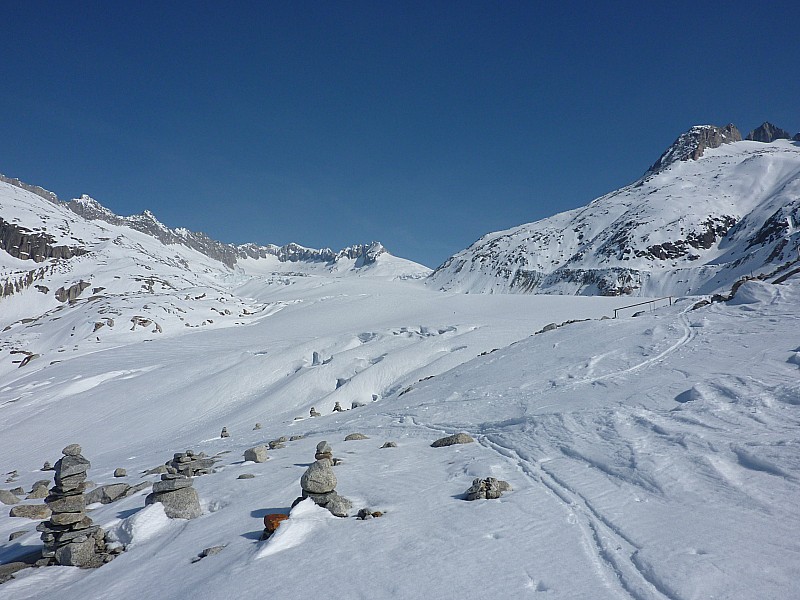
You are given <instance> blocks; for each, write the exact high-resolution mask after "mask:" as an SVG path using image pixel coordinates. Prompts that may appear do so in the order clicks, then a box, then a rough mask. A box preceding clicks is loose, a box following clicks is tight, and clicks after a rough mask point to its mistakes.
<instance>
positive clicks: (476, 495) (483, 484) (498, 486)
mask: <svg viewBox="0 0 800 600" xmlns="http://www.w3.org/2000/svg"><path fill="white" fill-rule="evenodd" d="M510 491H511V484H509V483H508V482H507V481H503V480H502V479H495V478H494V477H487V478H486V479H481V478H477V479H473V480H472V485H471V486H470V487H469V489H468V490H467V491H466V492H464V498H465V499H466V500H482V499H485V500H494V499H496V498H499V497H500V496H502V495H503V492H510Z"/></svg>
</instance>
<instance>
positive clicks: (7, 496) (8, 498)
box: [0, 490, 19, 505]
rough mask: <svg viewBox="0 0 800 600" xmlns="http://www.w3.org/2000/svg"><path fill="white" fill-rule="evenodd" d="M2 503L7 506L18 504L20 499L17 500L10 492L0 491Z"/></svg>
mask: <svg viewBox="0 0 800 600" xmlns="http://www.w3.org/2000/svg"><path fill="white" fill-rule="evenodd" d="M0 502H2V503H3V504H7V505H10V504H17V503H18V502H19V498H17V497H16V496H15V495H14V494H12V493H11V492H10V491H8V490H0Z"/></svg>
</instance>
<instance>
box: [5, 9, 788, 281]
mask: <svg viewBox="0 0 800 600" xmlns="http://www.w3.org/2000/svg"><path fill="white" fill-rule="evenodd" d="M798 23H800V2H798V1H797V0H793V1H768V2H754V1H752V0H729V1H724V2H702V1H697V0H695V1H692V2H682V1H680V2H674V1H670V2H658V3H655V2H641V1H636V2H600V1H591V2H590V1H586V2H568V1H565V2H549V1H548V2H545V1H542V2H534V1H530V2H511V1H502V2H452V1H450V2H437V1H435V0H425V1H420V2H403V3H394V2H386V1H381V2H376V1H372V2H363V3H362V2H327V1H321V2H311V3H303V2H244V1H237V2H200V1H196V2H149V1H143V2H126V3H122V2H66V1H61V2H52V3H51V2H36V1H25V2H11V1H7V2H4V3H3V35H2V37H1V38H0V52H1V54H0V57H2V62H1V63H0V64H2V74H3V78H2V92H0V115H1V116H2V135H0V172H2V173H4V174H6V175H9V176H15V177H19V178H20V179H22V180H24V181H27V182H29V183H33V184H38V185H41V186H43V187H46V188H48V189H51V190H53V191H55V192H56V193H57V194H58V195H59V196H60V197H61V198H62V199H69V198H72V197H76V196H79V195H80V194H83V193H87V194H90V195H91V196H93V197H94V198H96V199H97V200H99V201H100V202H101V203H103V204H105V205H106V206H108V207H109V208H111V209H112V210H114V211H115V212H117V213H119V214H133V213H139V212H141V211H143V210H144V209H150V210H152V211H153V212H154V213H155V214H156V216H158V217H159V218H160V219H161V220H162V221H163V222H165V223H166V224H167V225H169V226H172V227H176V226H182V227H188V228H189V229H192V230H199V231H204V232H206V233H208V234H209V235H211V236H212V237H214V238H216V239H219V240H222V241H226V242H231V243H244V242H257V243H276V244H284V243H287V242H290V241H295V242H298V243H300V244H303V245H306V246H311V247H325V246H328V247H333V248H337V249H338V248H341V247H344V246H347V245H350V244H353V243H359V242H367V241H370V240H380V241H382V242H383V243H384V244H385V245H386V246H387V248H389V250H390V251H391V252H392V253H394V254H396V255H398V256H403V257H406V258H411V259H413V260H417V261H419V262H422V263H424V264H427V265H429V266H431V267H435V266H437V265H438V264H440V263H441V262H443V261H444V260H445V259H446V258H447V257H448V256H449V255H451V254H453V253H454V252H457V251H458V250H461V249H462V248H465V247H466V246H468V245H469V244H471V243H472V242H473V241H475V240H476V239H477V238H479V237H480V236H481V235H483V234H485V233H488V232H490V231H495V230H498V229H505V228H508V227H512V226H515V225H519V224H522V223H526V222H529V221H534V220H537V219H540V218H543V217H546V216H549V215H551V214H553V213H556V212H560V211H562V210H567V209H570V208H574V207H577V206H581V205H584V204H586V203H587V202H589V201H590V200H592V199H593V198H595V197H597V196H599V195H601V194H603V193H605V192H607V191H610V190H612V189H615V188H618V187H620V186H622V185H625V184H627V183H629V182H631V181H633V180H635V179H636V178H637V177H639V176H640V175H641V174H642V173H643V172H644V171H645V169H646V168H647V167H648V166H649V165H650V164H652V163H653V162H654V161H655V160H656V159H657V158H658V156H659V155H660V153H661V152H662V151H663V150H664V149H665V148H666V147H667V146H668V145H669V144H670V143H671V142H672V141H673V140H674V139H675V138H676V137H677V136H678V135H679V134H680V133H681V132H683V131H685V130H686V129H688V128H689V127H690V126H691V125H694V124H701V123H713V124H718V125H724V124H726V123H728V122H733V123H735V124H736V125H737V126H738V127H739V128H740V129H742V130H743V134H746V133H747V131H748V130H750V129H752V128H754V127H756V126H758V125H759V124H760V123H761V122H762V121H764V120H769V121H771V122H773V123H775V124H777V125H779V126H781V127H784V128H785V129H789V130H790V131H791V133H792V134H794V133H796V132H797V131H798V130H800V113H799V112H798V107H800V77H798V72H800V71H799V69H800V66H798V65H799V64H800V62H799V61H800V38H798V35H797V34H798ZM0 208H1V207H0Z"/></svg>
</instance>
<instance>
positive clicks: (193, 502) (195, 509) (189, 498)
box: [145, 487, 203, 519]
mask: <svg viewBox="0 0 800 600" xmlns="http://www.w3.org/2000/svg"><path fill="white" fill-rule="evenodd" d="M156 502H161V504H163V505H164V512H165V513H166V515H167V516H168V517H169V518H170V519H194V518H196V517H199V516H200V515H202V514H203V509H202V508H200V498H199V497H198V495H197V490H195V489H194V488H193V487H185V488H181V489H179V490H174V491H171V492H161V493H155V492H154V493H152V494H149V495H148V496H147V498H146V499H145V504H146V505H147V504H155V503H156Z"/></svg>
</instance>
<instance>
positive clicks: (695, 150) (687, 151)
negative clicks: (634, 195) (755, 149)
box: [647, 123, 742, 173]
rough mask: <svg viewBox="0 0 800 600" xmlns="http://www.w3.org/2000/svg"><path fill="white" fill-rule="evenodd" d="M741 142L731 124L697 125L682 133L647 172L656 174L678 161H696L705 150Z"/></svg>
mask: <svg viewBox="0 0 800 600" xmlns="http://www.w3.org/2000/svg"><path fill="white" fill-rule="evenodd" d="M741 141H742V134H741V133H740V132H739V130H738V129H737V128H736V125H734V124H733V123H729V124H728V125H726V126H725V127H717V126H716V125H698V126H695V127H692V128H691V129H690V130H689V131H687V132H686V133H682V134H681V135H680V136H679V137H678V139H677V140H675V141H674V142H673V143H672V145H671V146H670V147H669V148H667V150H666V152H664V154H662V155H661V157H660V158H659V159H658V160H657V161H656V162H655V164H654V165H653V166H652V167H650V169H648V171H647V172H648V173H658V172H659V171H661V170H663V169H665V168H667V167H668V166H669V165H671V164H672V163H674V162H677V161H679V160H697V159H698V158H700V157H701V156H703V152H705V150H706V148H719V147H720V146H722V145H723V144H731V143H733V142H741Z"/></svg>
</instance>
